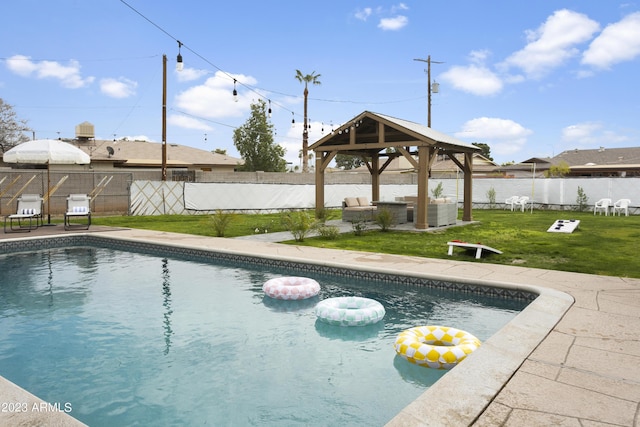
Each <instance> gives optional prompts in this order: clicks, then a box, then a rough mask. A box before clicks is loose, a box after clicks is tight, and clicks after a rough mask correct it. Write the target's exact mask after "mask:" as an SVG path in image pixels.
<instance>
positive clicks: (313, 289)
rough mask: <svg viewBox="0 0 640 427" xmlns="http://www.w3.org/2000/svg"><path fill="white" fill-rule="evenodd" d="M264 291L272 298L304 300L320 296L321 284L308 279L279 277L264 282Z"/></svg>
mask: <svg viewBox="0 0 640 427" xmlns="http://www.w3.org/2000/svg"><path fill="white" fill-rule="evenodd" d="M262 290H263V291H264V293H265V294H266V295H267V296H268V297H270V298H275V299H281V300H302V299H307V298H311V297H314V296H316V295H318V293H319V292H320V284H319V283H318V282H316V281H315V280H313V279H310V278H308V277H277V278H275V279H270V280H267V281H266V282H264V285H262Z"/></svg>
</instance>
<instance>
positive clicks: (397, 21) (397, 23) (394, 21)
mask: <svg viewBox="0 0 640 427" xmlns="http://www.w3.org/2000/svg"><path fill="white" fill-rule="evenodd" d="M408 23H409V18H407V17H406V16H403V15H398V16H395V17H393V18H382V19H380V23H379V24H378V28H380V29H382V30H385V31H397V30H400V29H401V28H403V27H405V26H406V25H407V24H408Z"/></svg>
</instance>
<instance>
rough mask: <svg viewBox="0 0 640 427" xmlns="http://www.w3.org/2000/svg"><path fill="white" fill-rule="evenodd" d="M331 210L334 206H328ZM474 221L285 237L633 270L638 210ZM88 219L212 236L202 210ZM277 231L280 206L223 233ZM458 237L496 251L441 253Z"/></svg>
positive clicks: (586, 269) (496, 214)
mask: <svg viewBox="0 0 640 427" xmlns="http://www.w3.org/2000/svg"><path fill="white" fill-rule="evenodd" d="M332 215H333V216H334V217H335V218H337V217H338V216H336V215H339V212H333V213H332ZM473 219H474V221H476V223H474V224H470V225H466V226H462V227H451V228H447V229H445V230H439V231H434V232H401V231H393V230H392V231H388V232H381V231H380V230H379V228H377V227H376V226H375V225H373V224H371V225H369V229H368V230H367V231H366V232H365V233H364V234H363V235H360V236H356V235H355V233H353V232H349V233H345V234H342V235H340V236H339V237H338V238H337V239H334V240H329V239H326V238H321V237H313V238H306V239H305V240H304V241H303V242H294V241H288V242H285V243H287V244H297V245H306V246H315V247H322V248H335V249H350V250H359V251H369V252H380V253H391V254H401V255H412V256H422V257H428V258H445V259H451V258H453V259H458V260H465V261H471V262H479V263H493V264H505V265H517V266H521V267H532V268H546V269H550V270H561V271H572V272H580V273H588V274H602V275H608V276H621V277H634V278H640V262H638V253H637V252H636V251H637V250H639V248H640V246H639V245H638V241H639V240H640V216H629V217H612V216H608V217H605V216H601V215H597V216H594V215H593V213H589V212H558V211H534V212H533V213H529V212H524V213H523V212H511V211H506V210H474V211H473ZM556 219H578V220H580V226H579V227H578V229H577V230H576V231H574V232H573V233H571V234H564V233H547V229H548V228H549V227H550V226H551V224H553V222H554V221H555V220H556ZM93 223H94V224H96V225H112V226H124V227H132V228H145V229H151V230H159V231H172V232H178V233H187V234H198V235H204V236H215V235H216V233H215V231H214V229H213V226H212V223H211V217H210V216H208V215H197V216H154V217H108V218H107V217H105V218H94V221H93ZM265 230H266V231H267V232H275V231H283V226H282V223H281V214H266V215H249V214H247V215H245V214H237V215H234V216H233V219H232V220H231V222H230V224H229V226H228V227H227V229H226V230H225V236H227V237H234V236H240V235H247V234H252V233H255V232H256V231H258V232H264V231H265ZM450 240H462V241H466V242H471V243H478V242H479V243H482V244H485V245H488V246H492V247H494V248H496V249H500V250H501V251H503V254H502V255H494V254H491V255H489V256H483V258H482V259H480V260H476V259H475V258H474V254H475V252H474V251H464V250H463V249H461V248H456V249H455V250H454V255H453V257H449V256H448V255H447V242H448V241H450Z"/></svg>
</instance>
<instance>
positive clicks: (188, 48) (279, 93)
mask: <svg viewBox="0 0 640 427" xmlns="http://www.w3.org/2000/svg"><path fill="white" fill-rule="evenodd" d="M120 2H121V3H123V4H124V5H125V6H127V7H128V8H129V9H131V10H132V11H133V12H135V13H136V14H137V15H139V16H140V17H142V18H143V19H144V20H145V21H147V22H149V23H150V24H151V25H153V26H154V27H156V28H157V29H158V30H160V31H161V32H163V33H164V34H165V35H167V36H168V37H169V38H171V39H172V40H173V41H175V42H176V43H178V45H179V47H181V48H184V49H186V50H188V51H189V52H191V53H192V54H193V55H194V56H196V57H197V58H200V59H201V60H202V61H203V62H205V63H206V64H208V65H210V66H211V67H213V68H215V69H216V70H218V71H220V72H221V73H223V74H224V75H225V76H226V77H228V78H229V79H230V80H233V82H234V84H236V83H237V84H238V85H240V86H242V87H244V88H246V89H247V90H249V91H250V92H253V93H255V94H256V95H257V96H258V97H260V98H262V99H264V100H267V101H268V102H269V103H270V104H274V105H275V106H277V107H279V108H281V109H282V110H284V111H288V112H290V113H292V114H293V115H294V116H296V115H297V116H300V114H297V113H296V112H295V111H293V110H290V109H289V108H287V107H285V106H284V105H282V104H280V103H278V102H276V101H273V100H271V99H269V98H267V97H266V96H265V95H264V94H263V93H260V92H258V91H259V90H261V91H263V92H268V93H273V94H277V95H282V96H287V97H290V98H301V97H300V96H299V95H291V94H286V93H282V92H278V91H273V90H269V89H262V88H258V87H255V88H254V87H252V86H250V85H248V84H246V83H243V82H242V81H239V80H238V79H237V78H236V77H233V76H232V75H231V74H229V73H228V72H226V71H225V70H223V69H222V68H220V67H219V66H217V65H216V64H214V63H213V62H211V61H210V60H209V59H207V58H206V57H204V56H202V55H201V54H199V53H198V52H196V51H195V50H193V49H192V48H190V47H189V46H188V45H186V44H185V43H184V42H182V41H181V40H178V38H177V37H175V36H173V35H172V34H171V33H169V32H168V31H167V30H165V29H164V28H162V27H161V26H160V25H158V24H156V23H155V22H153V21H152V20H151V19H150V18H148V17H147V16H145V15H144V14H143V13H142V12H140V11H139V10H137V9H136V8H134V7H133V6H131V5H130V4H129V3H127V2H126V1H125V0H120ZM423 98H424V96H421V97H417V98H409V99H404V100H393V101H382V102H367V101H349V100H347V101H345V100H336V99H324V98H308V99H310V100H313V101H319V102H331V103H343V104H358V105H362V104H365V105H382V104H394V103H402V102H409V101H414V100H418V99H423ZM183 114H184V113H183Z"/></svg>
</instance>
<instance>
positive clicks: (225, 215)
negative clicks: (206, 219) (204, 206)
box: [211, 209, 233, 237]
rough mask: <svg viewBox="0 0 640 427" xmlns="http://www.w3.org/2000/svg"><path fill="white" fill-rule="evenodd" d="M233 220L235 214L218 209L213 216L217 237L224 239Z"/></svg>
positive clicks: (212, 222) (212, 223)
mask: <svg viewBox="0 0 640 427" xmlns="http://www.w3.org/2000/svg"><path fill="white" fill-rule="evenodd" d="M232 219H233V214H232V213H229V212H224V211H223V210H221V209H218V210H217V211H216V213H215V214H213V215H211V225H212V226H213V229H214V230H215V232H216V236H217V237H224V232H225V230H226V229H227V227H228V226H229V223H230V222H231V220H232Z"/></svg>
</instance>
